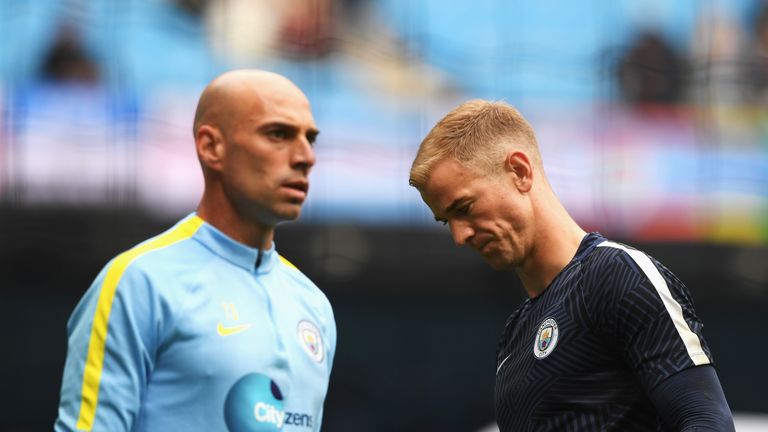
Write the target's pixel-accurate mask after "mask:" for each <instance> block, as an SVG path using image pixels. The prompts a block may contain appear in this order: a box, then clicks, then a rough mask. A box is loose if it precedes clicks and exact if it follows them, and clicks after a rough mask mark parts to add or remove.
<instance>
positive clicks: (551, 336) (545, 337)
mask: <svg viewBox="0 0 768 432" xmlns="http://www.w3.org/2000/svg"><path fill="white" fill-rule="evenodd" d="M558 334H559V332H558V329H557V321H555V319H554V318H547V319H545V320H544V322H542V323H541V325H540V326H539V331H538V332H536V340H535V341H534V342H533V355H534V356H536V358H537V359H543V358H544V357H546V356H548V355H549V354H551V353H552V351H553V350H554V349H555V346H556V345H557V337H558Z"/></svg>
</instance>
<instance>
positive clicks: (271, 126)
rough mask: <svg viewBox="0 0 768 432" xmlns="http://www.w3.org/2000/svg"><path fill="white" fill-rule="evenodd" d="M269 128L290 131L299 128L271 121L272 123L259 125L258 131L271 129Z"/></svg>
mask: <svg viewBox="0 0 768 432" xmlns="http://www.w3.org/2000/svg"><path fill="white" fill-rule="evenodd" d="M271 128H283V129H290V130H292V131H296V130H299V128H297V127H296V126H294V125H292V124H290V123H284V122H280V121H273V122H269V123H264V124H262V125H259V129H260V130H264V129H271Z"/></svg>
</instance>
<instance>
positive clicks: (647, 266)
mask: <svg viewBox="0 0 768 432" xmlns="http://www.w3.org/2000/svg"><path fill="white" fill-rule="evenodd" d="M606 243H608V245H605V246H604V247H606V248H611V247H612V248H614V249H620V250H618V251H617V250H602V251H601V256H602V257H603V258H602V259H603V260H604V264H602V265H601V266H599V269H600V270H601V271H599V272H598V273H599V276H597V277H595V280H596V281H597V283H596V289H595V292H594V293H593V296H592V297H593V298H594V300H593V301H594V303H595V305H594V309H595V313H594V315H593V316H595V317H596V320H595V323H594V324H595V327H596V328H597V329H598V331H599V332H602V333H603V334H605V337H606V338H607V340H608V341H610V342H612V345H613V346H614V347H615V349H616V350H617V351H618V353H619V355H620V357H621V358H622V359H623V361H624V362H625V364H627V365H628V367H629V368H630V369H631V370H633V371H634V373H635V375H636V376H637V377H638V378H639V380H640V382H641V383H642V384H643V386H644V388H645V389H646V392H650V391H651V389H653V388H654V387H656V386H657V385H658V384H659V383H660V382H661V381H663V380H665V379H666V378H668V377H670V376H672V375H674V374H675V373H677V372H680V371H682V370H685V369H687V368H690V367H693V366H698V365H705V364H711V363H712V358H711V354H710V352H709V348H708V347H707V344H706V342H705V340H704V337H703V335H702V327H703V325H702V323H701V321H700V320H699V318H698V317H697V316H696V313H695V311H694V308H693V302H692V300H691V297H690V294H689V293H688V290H687V288H686V287H685V285H683V283H682V282H681V281H680V280H679V279H677V278H676V277H675V276H674V275H673V274H672V273H671V272H670V271H669V270H667V269H666V268H664V267H663V266H662V265H661V264H660V263H658V262H656V261H654V260H652V259H651V258H650V257H648V256H647V255H645V254H644V253H642V252H640V251H637V250H634V249H630V248H628V247H626V246H623V245H618V244H614V243H610V242H606ZM601 246H603V245H601ZM600 249H603V248H600Z"/></svg>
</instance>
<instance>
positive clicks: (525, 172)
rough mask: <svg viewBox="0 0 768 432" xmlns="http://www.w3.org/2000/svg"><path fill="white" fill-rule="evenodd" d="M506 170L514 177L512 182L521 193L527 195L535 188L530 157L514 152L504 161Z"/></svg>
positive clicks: (517, 151)
mask: <svg viewBox="0 0 768 432" xmlns="http://www.w3.org/2000/svg"><path fill="white" fill-rule="evenodd" d="M504 168H505V171H507V172H508V173H509V174H510V175H511V176H512V182H513V183H514V185H515V187H516V188H517V190H518V191H520V192H521V193H526V192H528V191H530V190H531V187H533V165H531V160H530V159H529V158H528V155H526V154H525V153H523V152H521V151H519V150H513V151H510V152H509V153H508V154H507V157H506V159H504Z"/></svg>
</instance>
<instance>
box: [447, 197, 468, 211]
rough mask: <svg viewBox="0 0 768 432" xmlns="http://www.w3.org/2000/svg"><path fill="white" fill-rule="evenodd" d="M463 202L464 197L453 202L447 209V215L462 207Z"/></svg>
mask: <svg viewBox="0 0 768 432" xmlns="http://www.w3.org/2000/svg"><path fill="white" fill-rule="evenodd" d="M462 201H464V197H458V198H456V199H455V200H453V202H452V203H451V205H449V206H448V207H447V208H446V209H445V213H446V214H448V213H450V212H452V211H454V210H456V207H458V206H459V205H461V202H462Z"/></svg>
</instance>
